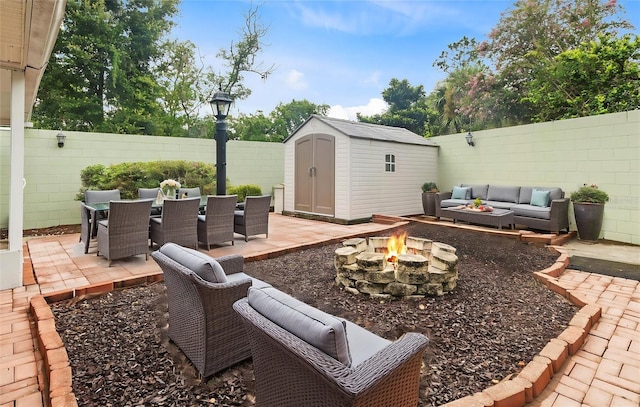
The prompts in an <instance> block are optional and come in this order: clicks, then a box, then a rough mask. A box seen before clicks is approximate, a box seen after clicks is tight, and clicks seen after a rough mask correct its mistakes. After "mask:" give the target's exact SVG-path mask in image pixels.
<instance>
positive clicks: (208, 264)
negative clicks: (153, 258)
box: [160, 243, 227, 283]
mask: <svg viewBox="0 0 640 407" xmlns="http://www.w3.org/2000/svg"><path fill="white" fill-rule="evenodd" d="M160 253H162V254H164V255H165V256H167V257H169V258H170V259H172V260H173V261H175V262H176V263H180V264H182V265H183V266H184V267H186V268H188V269H189V270H191V271H193V272H194V273H196V274H197V275H199V276H200V278H202V279H203V280H205V281H208V282H210V283H226V282H227V276H226V275H225V273H224V270H223V269H222V266H221V265H220V263H218V262H217V261H216V260H215V259H214V258H213V257H209V256H207V255H206V254H204V253H200V252H199V251H197V250H193V249H189V248H187V247H182V246H180V245H177V244H175V243H165V244H164V245H162V247H161V248H160Z"/></svg>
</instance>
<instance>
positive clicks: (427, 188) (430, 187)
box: [422, 182, 438, 192]
mask: <svg viewBox="0 0 640 407" xmlns="http://www.w3.org/2000/svg"><path fill="white" fill-rule="evenodd" d="M422 192H438V186H437V185H436V183H435V182H425V183H424V184H422Z"/></svg>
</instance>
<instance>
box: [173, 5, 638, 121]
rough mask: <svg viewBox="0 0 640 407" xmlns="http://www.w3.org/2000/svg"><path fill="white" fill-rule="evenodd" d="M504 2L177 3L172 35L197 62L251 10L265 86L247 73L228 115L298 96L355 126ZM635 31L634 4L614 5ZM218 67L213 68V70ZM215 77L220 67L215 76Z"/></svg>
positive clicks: (429, 69) (487, 26)
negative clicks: (396, 83) (245, 90)
mask: <svg viewBox="0 0 640 407" xmlns="http://www.w3.org/2000/svg"><path fill="white" fill-rule="evenodd" d="M513 3H514V2H513V1H503V0H492V1H486V0H485V1H480V0H476V1H473V0H471V1H462V0H460V1H456V0H448V1H447V0H442V1H435V0H409V1H389V0H386V1H365V0H351V1H338V0H324V1H309V0H298V1H292V0H277V1H264V2H261V3H260V2H257V1H254V2H253V3H251V2H249V1H241V0H236V1H219V0H182V2H181V4H180V15H179V16H178V17H177V18H176V23H177V26H176V27H175V28H174V30H173V33H172V36H173V37H174V38H177V39H180V40H190V41H192V42H193V43H195V44H196V46H197V47H198V49H199V51H200V54H201V56H202V57H203V58H204V60H205V63H206V64H208V65H211V66H213V67H216V68H217V67H220V61H217V60H216V59H215V55H216V54H217V52H218V51H219V50H220V49H221V48H228V47H229V45H230V43H231V42H232V41H237V40H238V39H239V38H240V30H241V29H242V27H243V26H244V23H245V18H244V14H246V12H247V10H248V9H249V7H251V5H252V4H253V6H254V7H255V6H258V7H259V14H260V22H261V23H262V24H263V25H264V26H267V27H268V33H267V35H266V36H265V37H264V38H263V42H264V43H265V44H266V47H265V49H264V51H263V52H262V53H261V54H260V55H259V58H258V60H259V61H263V62H264V66H265V67H268V66H271V65H275V66H276V70H275V71H274V73H273V74H272V75H271V76H269V77H268V79H267V80H262V79H260V78H259V77H258V76H257V75H255V74H246V75H245V79H246V82H245V83H246V85H247V86H248V87H249V88H250V89H251V90H252V94H251V96H249V97H248V98H247V99H245V100H238V101H236V102H235V105H234V107H233V108H232V114H237V113H244V114H255V113H256V112H257V111H262V112H264V114H268V113H270V112H271V111H272V110H273V108H274V107H275V106H276V105H277V104H278V103H281V102H282V103H289V102H291V101H292V100H294V99H295V100H303V99H306V100H308V101H310V102H313V103H316V104H327V105H330V106H331V111H330V116H333V117H339V118H345V119H347V118H348V119H352V120H354V119H355V115H356V112H361V113H363V114H365V115H371V114H374V113H380V112H381V111H382V110H383V109H384V108H385V104H384V102H383V101H382V95H381V94H382V91H383V90H384V89H385V88H387V87H388V85H389V81H390V80H391V79H392V78H397V79H401V80H402V79H407V80H408V81H409V82H410V83H411V84H412V85H413V86H417V85H423V86H424V88H425V90H426V92H427V93H429V92H430V91H431V90H432V89H433V88H434V86H435V85H436V83H437V81H439V80H441V79H444V73H442V72H441V71H439V70H437V69H436V68H434V67H433V66H432V64H433V62H434V61H435V60H436V58H438V56H439V55H440V53H441V52H442V51H443V50H445V49H446V48H447V45H448V44H450V43H452V42H455V41H458V40H459V39H461V38H462V37H463V36H465V35H466V36H467V37H475V38H476V39H477V40H478V41H482V40H485V39H486V37H487V34H488V33H489V32H490V30H491V29H492V28H493V27H495V25H496V24H497V22H498V21H499V19H500V14H501V13H503V12H505V11H506V10H508V9H509V8H511V6H512V4H513ZM619 3H620V4H622V5H623V6H624V8H625V9H626V17H627V18H628V19H629V20H630V21H631V22H632V23H633V24H634V25H635V26H636V32H637V31H638V29H639V28H640V0H626V1H619ZM220 69H222V68H220ZM223 72H224V70H223Z"/></svg>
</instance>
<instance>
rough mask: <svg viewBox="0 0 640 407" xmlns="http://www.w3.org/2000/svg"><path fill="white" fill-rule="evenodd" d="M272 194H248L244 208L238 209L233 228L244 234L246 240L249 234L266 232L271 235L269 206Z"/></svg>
mask: <svg viewBox="0 0 640 407" xmlns="http://www.w3.org/2000/svg"><path fill="white" fill-rule="evenodd" d="M270 205H271V196H270V195H263V196H248V197H246V198H245V201H244V210H237V211H235V214H234V219H233V230H234V231H235V232H236V233H239V234H241V235H244V241H245V242H248V241H249V236H254V235H261V234H263V233H264V234H265V235H266V237H267V238H268V237H269V207H270Z"/></svg>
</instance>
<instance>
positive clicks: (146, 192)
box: [138, 187, 162, 216]
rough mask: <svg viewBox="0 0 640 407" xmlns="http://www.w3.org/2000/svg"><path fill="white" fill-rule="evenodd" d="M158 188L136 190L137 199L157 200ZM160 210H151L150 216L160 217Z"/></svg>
mask: <svg viewBox="0 0 640 407" xmlns="http://www.w3.org/2000/svg"><path fill="white" fill-rule="evenodd" d="M158 192H160V187H157V188H138V199H153V200H155V199H157V198H158ZM161 212H162V209H161V208H151V216H160V213H161Z"/></svg>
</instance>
